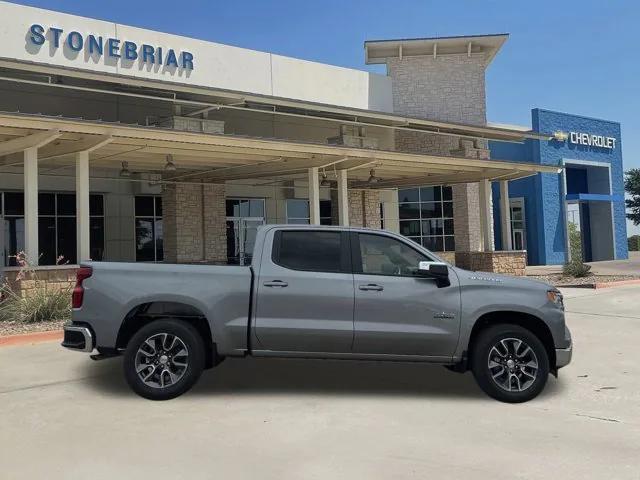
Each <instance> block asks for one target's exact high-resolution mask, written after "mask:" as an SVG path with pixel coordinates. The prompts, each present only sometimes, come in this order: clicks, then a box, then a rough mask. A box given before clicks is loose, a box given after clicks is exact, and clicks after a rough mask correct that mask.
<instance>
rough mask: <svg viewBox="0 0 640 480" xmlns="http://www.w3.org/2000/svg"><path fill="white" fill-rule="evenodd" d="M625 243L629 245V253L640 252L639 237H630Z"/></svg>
mask: <svg viewBox="0 0 640 480" xmlns="http://www.w3.org/2000/svg"><path fill="white" fill-rule="evenodd" d="M627 243H628V244H629V251H630V252H637V251H638V250H640V235H632V236H630V237H629V238H627Z"/></svg>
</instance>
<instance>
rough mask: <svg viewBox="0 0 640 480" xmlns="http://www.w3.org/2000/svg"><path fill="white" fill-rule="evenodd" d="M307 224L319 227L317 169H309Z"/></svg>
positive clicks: (318, 182)
mask: <svg viewBox="0 0 640 480" xmlns="http://www.w3.org/2000/svg"><path fill="white" fill-rule="evenodd" d="M309 223H310V224H311V225H320V179H319V176H318V167H312V168H310V169H309Z"/></svg>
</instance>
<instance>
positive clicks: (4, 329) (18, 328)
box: [0, 320, 67, 337]
mask: <svg viewBox="0 0 640 480" xmlns="http://www.w3.org/2000/svg"><path fill="white" fill-rule="evenodd" d="M65 323H67V320H55V321H53V322H36V323H23V322H0V337H4V336H7V335H19V334H23V333H33V332H47V331H49V330H62V326H63V325H64V324H65Z"/></svg>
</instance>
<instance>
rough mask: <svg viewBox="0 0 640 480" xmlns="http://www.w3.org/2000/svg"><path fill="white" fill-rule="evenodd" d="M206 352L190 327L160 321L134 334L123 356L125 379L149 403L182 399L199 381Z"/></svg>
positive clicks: (197, 334) (200, 339)
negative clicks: (180, 396)
mask: <svg viewBox="0 0 640 480" xmlns="http://www.w3.org/2000/svg"><path fill="white" fill-rule="evenodd" d="M204 363H205V351H204V345H203V342H202V338H201V337H200V334H199V333H198V331H197V330H196V329H195V328H194V327H193V326H192V325H190V324H189V323H187V322H184V321H181V320H175V319H163V320H156V321H153V322H151V323H149V324H147V325H145V326H144V327H142V328H141V329H140V330H139V331H138V332H136V333H135V334H134V335H133V337H132V338H131V340H130V341H129V343H128V344H127V348H126V350H125V354H124V375H125V378H126V380H127V383H128V384H129V386H130V387H131V389H132V390H133V391H134V392H136V393H137V394H138V395H140V396H142V397H144V398H148V399H150V400H168V399H170V398H175V397H177V396H179V395H182V394H183V393H185V392H186V391H187V390H189V389H190V388H191V387H192V386H193V385H194V384H195V383H196V381H197V380H198V378H199V377H200V374H201V373H202V370H203V369H204Z"/></svg>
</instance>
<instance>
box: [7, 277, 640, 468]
mask: <svg viewBox="0 0 640 480" xmlns="http://www.w3.org/2000/svg"><path fill="white" fill-rule="evenodd" d="M565 293H566V296H567V301H566V303H567V310H568V323H569V326H570V328H571V329H572V332H573V336H574V340H575V356H574V361H573V363H572V364H571V365H570V366H568V367H567V368H565V369H563V370H562V371H561V372H560V379H559V380H556V379H555V378H550V380H549V384H548V385H547V388H546V390H545V392H543V394H542V395H541V396H540V397H538V398H537V399H536V400H534V401H532V402H529V403H527V404H521V405H506V404H501V403H499V402H496V401H494V400H491V399H489V398H487V397H485V396H484V395H483V394H482V392H480V391H479V389H478V388H477V387H476V385H475V383H474V381H473V378H472V376H471V375H470V374H465V375H459V374H455V373H451V372H449V371H447V370H445V369H444V368H441V367H434V366H428V365H418V364H399V363H398V364H383V363H375V362H339V361H311V360H305V361H302V360H300V361H298V360H255V359H248V360H227V361H225V362H224V363H223V364H221V365H220V366H219V367H218V368H216V369H214V370H210V371H208V372H206V373H205V374H204V375H203V377H202V379H201V381H200V383H199V384H198V385H197V386H196V388H195V389H194V390H193V391H192V392H190V393H189V394H187V395H185V396H183V397H180V398H178V399H175V400H172V401H169V402H162V403H155V402H150V401H146V400H143V399H141V398H139V397H137V396H135V395H134V394H132V393H131V392H130V391H129V390H128V388H127V386H126V384H125V383H124V380H123V378H122V374H121V364H120V360H119V359H112V360H105V361H103V362H97V363H96V362H92V361H91V360H89V359H88V357H87V356H86V355H82V354H78V353H74V352H67V351H64V350H63V349H61V348H60V347H58V345H56V344H41V345H33V346H22V347H3V348H0V425H1V426H2V427H1V428H0V478H11V479H19V478H48V479H57V478H65V479H74V478H77V479H85V478H94V479H102V478H104V479H107V478H109V479H110V478H115V477H117V478H123V479H128V478H145V479H146V478H153V479H163V478H172V479H179V478H185V479H187V478H188V479H199V478H202V479H205V478H206V479H210V478H229V479H234V480H235V479H244V478H256V479H258V478H259V479H296V480H299V479H308V478H312V479H325V478H328V479H359V478H366V479H378V478H379V479H388V478H394V479H396V478H400V479H403V478H417V479H423V478H437V479H444V478H447V479H448V478H465V479H468V478H473V479H492V480H497V479H514V478H523V479H538V478H540V479H542V478H545V479H548V478H563V479H573V478H576V479H578V478H579V479H585V478H594V479H602V478H610V479H616V480H618V479H627V478H628V479H638V478H640V366H639V362H638V348H639V346H638V339H640V310H639V309H638V305H640V287H638V286H636V287H625V288H617V289H612V290H602V291H593V290H580V289H576V290H568V289H567V290H566V291H565Z"/></svg>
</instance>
